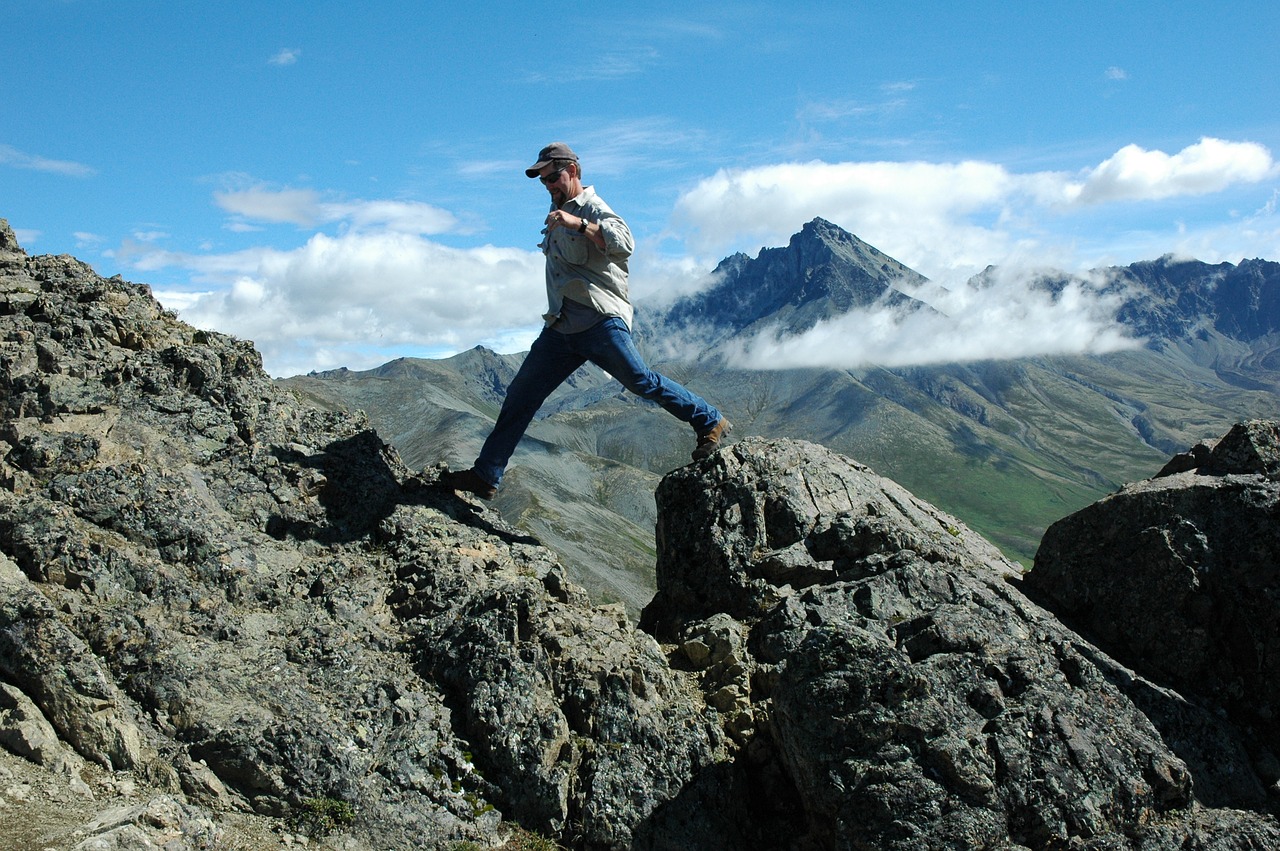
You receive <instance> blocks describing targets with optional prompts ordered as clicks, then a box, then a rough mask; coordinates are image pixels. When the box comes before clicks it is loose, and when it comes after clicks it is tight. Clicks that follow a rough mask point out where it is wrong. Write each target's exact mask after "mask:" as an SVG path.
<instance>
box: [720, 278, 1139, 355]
mask: <svg viewBox="0 0 1280 851" xmlns="http://www.w3.org/2000/svg"><path fill="white" fill-rule="evenodd" d="M929 294H930V295H929V299H928V301H929V303H930V304H931V305H932V306H933V307H934V308H936V312H931V311H927V310H920V311H915V312H911V313H905V314H903V313H898V312H895V311H894V310H892V309H889V308H887V307H884V308H876V307H872V308H868V309H863V310H857V311H854V312H851V313H848V314H845V315H843V316H841V317H838V318H836V319H833V320H831V321H829V322H824V323H821V324H819V325H818V326H816V327H814V328H813V329H811V330H810V331H808V332H806V333H804V334H801V335H799V336H797V337H788V338H785V339H779V338H778V337H777V336H776V334H773V333H770V332H765V333H762V334H759V335H757V336H756V337H754V338H753V339H750V340H746V341H738V342H734V343H732V344H730V346H729V347H728V350H727V354H728V355H729V357H730V359H731V361H732V362H734V363H735V364H737V365H739V366H742V367H746V368H751V369H790V368H796V367H827V368H833V369H854V368H857V367H861V366H866V365H870V364H876V365H879V366H885V367H901V366H915V365H926V364H938V363H955V362H968V361H979V360H991V359H1002V358H1018V357H1032V356H1044V355H1061V354H1086V353H1087V354H1101V353H1105V352H1112V351H1117V350H1120V349H1127V348H1134V347H1135V346H1137V345H1139V344H1140V342H1141V341H1139V340H1136V339H1134V338H1132V337H1130V336H1129V335H1128V334H1127V333H1126V331H1125V329H1124V328H1123V326H1121V325H1119V324H1118V323H1117V322H1116V321H1115V314H1116V309H1117V308H1118V306H1119V296H1118V295H1117V294H1109V295H1104V294H1102V292H1101V291H1100V289H1099V288H1098V287H1097V286H1096V284H1095V283H1091V282H1089V281H1086V280H1083V279H1082V280H1077V281H1074V282H1072V283H1071V284H1069V285H1067V286H1066V287H1065V288H1064V289H1063V290H1061V292H1059V293H1057V294H1056V295H1054V294H1051V293H1050V292H1049V291H1047V290H1046V289H1044V288H1041V287H1037V286H1034V285H1033V284H1032V278H1031V277H1030V276H1029V275H1027V274H1026V273H1015V272H1012V271H1010V272H1008V273H1001V272H997V274H996V277H995V278H994V279H993V280H991V281H990V282H989V285H987V286H985V287H983V288H975V287H971V286H968V285H966V284H960V285H958V286H955V287H953V288H951V289H942V288H933V287H930V288H929Z"/></svg>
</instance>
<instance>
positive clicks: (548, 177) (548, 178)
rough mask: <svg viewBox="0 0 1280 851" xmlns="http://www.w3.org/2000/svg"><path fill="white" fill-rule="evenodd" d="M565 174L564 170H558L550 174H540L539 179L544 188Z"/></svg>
mask: <svg viewBox="0 0 1280 851" xmlns="http://www.w3.org/2000/svg"><path fill="white" fill-rule="evenodd" d="M562 174H564V169H562V168H558V169H556V170H555V171H553V172H551V173H550V174H540V175H538V179H539V180H541V181H542V185H543V186H550V185H551V184H553V183H555V182H556V181H557V180H559V179H560V175H562Z"/></svg>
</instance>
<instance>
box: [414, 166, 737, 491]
mask: <svg viewBox="0 0 1280 851" xmlns="http://www.w3.org/2000/svg"><path fill="white" fill-rule="evenodd" d="M525 175H526V176H528V177H531V178H532V177H536V178H538V179H539V180H541V181H542V185H543V186H545V187H546V188H547V191H548V192H549V193H551V212H550V213H549V214H548V215H547V218H546V227H545V228H543V231H542V233H543V238H542V242H541V244H540V245H539V247H540V248H541V249H542V253H543V254H545V255H546V258H547V261H546V279H547V312H546V313H545V314H543V319H545V320H546V324H545V325H544V327H543V329H542V333H541V334H539V336H538V338H537V339H536V340H535V341H534V343H533V346H532V347H531V348H530V349H529V354H528V356H527V357H526V358H525V360H524V364H523V365H522V366H521V367H520V371H519V372H518V373H516V377H515V379H514V380H512V382H511V386H510V387H508V388H507V396H506V399H504V400H503V403H502V410H501V411H500V412H499V414H498V421H497V422H496V423H495V424H494V426H493V431H492V432H490V433H489V437H488V438H487V439H486V440H485V442H484V448H483V449H481V450H480V455H479V456H478V457H477V458H476V460H475V464H474V465H473V466H472V467H471V468H470V469H468V470H459V471H451V472H447V473H445V474H444V475H443V476H441V479H440V481H441V483H442V484H443V485H444V486H445V487H448V488H452V489H453V490H456V491H466V492H468V493H473V494H476V495H477V496H479V497H481V498H482V499H493V497H494V495H495V494H496V493H497V490H498V486H499V485H500V484H501V483H502V474H503V471H504V470H506V467H507V462H508V461H509V460H510V459H511V454H512V453H513V452H514V451H515V448H516V444H517V443H519V442H520V438H521V437H522V436H523V435H524V433H525V429H527V428H528V427H529V423H530V422H532V421H533V416H534V414H536V413H537V412H538V409H539V408H540V407H542V403H543V402H544V401H546V398H547V397H548V396H550V395H551V393H552V391H554V390H555V389H556V388H557V387H559V386H560V384H561V383H562V382H563V381H564V380H565V379H566V378H568V377H569V376H570V375H572V374H573V372H574V371H575V370H576V369H578V367H580V366H582V365H583V364H584V363H586V362H587V361H590V362H591V363H594V364H595V365H596V366H598V367H600V368H601V369H603V370H604V371H605V372H607V373H609V374H610V375H611V376H613V377H614V378H616V379H618V381H620V382H622V386H623V387H625V388H627V389H628V390H630V391H631V392H632V393H635V394H636V395H637V396H641V397H643V398H645V399H649V400H651V401H654V402H657V403H658V404H659V405H661V406H662V407H663V408H664V409H666V410H667V411H668V412H669V413H670V414H672V415H673V416H675V417H676V418H677V419H679V420H681V421H683V422H686V423H688V424H689V425H691V426H693V430H694V433H695V434H696V435H697V446H696V447H695V448H694V450H693V458H694V460H695V461H696V460H698V459H700V458H705V457H706V456H708V455H710V454H711V453H712V452H714V451H715V450H716V449H717V448H718V447H719V445H720V439H721V438H722V437H724V436H725V435H726V434H728V432H729V428H730V425H729V421H728V420H726V419H725V418H724V417H723V416H721V414H720V412H719V411H718V410H716V409H715V407H713V406H712V405H710V404H709V403H708V402H707V401H706V400H705V399H703V398H702V397H700V396H697V395H695V394H693V393H691V392H689V391H688V390H686V389H685V388H684V387H682V386H681V385H679V384H677V383H676V382H674V381H672V380H671V379H669V378H667V377H666V376H664V375H660V374H659V373H656V372H654V371H653V370H651V369H649V367H647V366H645V363H644V360H643V359H642V358H641V357H640V352H639V351H637V350H636V346H635V342H634V341H633V340H632V338H631V319H632V315H633V311H632V307H631V302H630V300H629V299H628V296H627V260H628V259H629V258H630V256H631V251H632V249H633V248H634V247H635V241H634V240H633V239H632V236H631V230H630V228H628V227H627V223H626V222H624V221H623V220H622V218H621V217H619V216H618V214H617V213H615V212H613V210H611V209H609V205H608V204H606V203H605V202H604V201H603V200H602V199H601V198H600V196H599V195H597V194H596V193H595V190H594V188H593V187H590V186H583V185H582V166H581V164H580V163H579V161H578V155H577V154H575V153H574V152H573V151H572V150H570V148H569V146H568V145H566V144H564V143H563V142H553V143H552V144H550V145H547V146H546V147H545V148H543V149H542V150H541V151H539V152H538V161H537V162H536V163H534V164H533V165H532V166H530V167H529V168H527V169H525Z"/></svg>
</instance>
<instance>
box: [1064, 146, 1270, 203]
mask: <svg viewBox="0 0 1280 851" xmlns="http://www.w3.org/2000/svg"><path fill="white" fill-rule="evenodd" d="M1275 174H1276V164H1275V161H1274V160H1273V159H1272V158H1271V152H1270V151H1268V150H1267V149H1266V148H1265V147H1263V146H1262V145H1259V144H1256V143H1254V142H1226V141H1223V140H1222V139H1209V138H1206V139H1201V140H1200V141H1199V142H1197V143H1196V144H1194V145H1191V146H1189V147H1186V148H1183V149H1182V150H1181V151H1179V152H1178V153H1176V154H1172V155H1170V154H1166V153H1164V152H1163V151H1147V150H1144V149H1142V148H1140V147H1138V146H1137V145H1126V146H1125V147H1123V148H1121V149H1120V150H1119V151H1117V152H1116V153H1115V155H1114V156H1112V157H1110V158H1109V159H1107V160H1105V161H1104V162H1102V163H1101V164H1100V165H1098V166H1097V167H1096V168H1093V169H1091V170H1090V171H1089V173H1088V174H1087V175H1086V177H1085V180H1084V182H1083V183H1081V184H1078V185H1072V186H1070V187H1069V188H1068V195H1074V196H1075V197H1074V199H1073V200H1074V201H1075V202H1076V203H1080V204H1098V203H1103V202H1106V201H1151V200H1158V199H1162V198H1172V197H1176V196H1185V195H1207V194H1208V193H1210V192H1219V191H1221V190H1223V189H1226V188H1227V187H1229V186H1231V185H1233V184H1236V183H1257V182H1258V181H1261V180H1265V179H1267V178H1268V177H1272V176H1275Z"/></svg>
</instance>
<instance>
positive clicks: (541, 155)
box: [524, 142, 578, 177]
mask: <svg viewBox="0 0 1280 851" xmlns="http://www.w3.org/2000/svg"><path fill="white" fill-rule="evenodd" d="M552 160H573V161H574V162H577V161H578V155H577V154H575V153H574V152H573V149H572V148H570V147H569V146H568V145H566V144H565V143H564V142H552V143H551V144H550V145H547V146H546V147H545V148H543V149H542V150H541V151H538V161H537V162H536V163H534V164H533V165H531V166H529V167H528V168H526V169H525V170H524V173H525V175H526V176H527V177H537V176H538V172H540V171H542V170H543V169H544V168H546V167H547V166H548V165H550V164H551V161H552Z"/></svg>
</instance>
